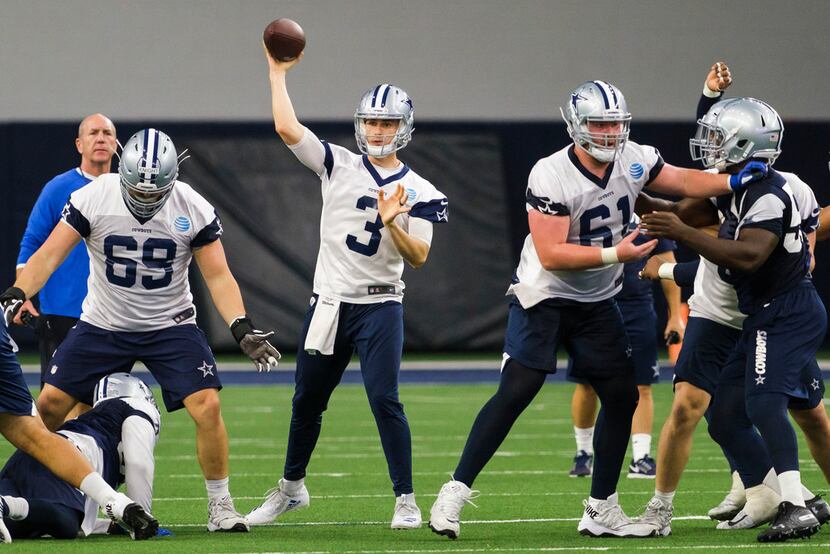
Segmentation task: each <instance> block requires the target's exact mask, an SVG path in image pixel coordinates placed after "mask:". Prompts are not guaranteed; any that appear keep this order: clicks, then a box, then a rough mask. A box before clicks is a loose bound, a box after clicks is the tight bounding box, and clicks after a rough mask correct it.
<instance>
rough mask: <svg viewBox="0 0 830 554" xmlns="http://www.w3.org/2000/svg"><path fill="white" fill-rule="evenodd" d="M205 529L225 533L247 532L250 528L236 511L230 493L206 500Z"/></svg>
mask: <svg viewBox="0 0 830 554" xmlns="http://www.w3.org/2000/svg"><path fill="white" fill-rule="evenodd" d="M207 529H208V531H210V532H211V533H213V532H215V531H222V532H225V533H247V532H248V531H249V530H250V526H249V525H248V521H247V520H246V519H245V518H244V517H243V516H242V515H240V514H239V512H237V511H236V508H234V505H233V499H232V498H231V497H230V495H225V496H220V497H218V498H211V499H210V501H209V502H208V524H207Z"/></svg>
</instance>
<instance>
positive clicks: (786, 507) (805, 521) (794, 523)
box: [758, 501, 821, 542]
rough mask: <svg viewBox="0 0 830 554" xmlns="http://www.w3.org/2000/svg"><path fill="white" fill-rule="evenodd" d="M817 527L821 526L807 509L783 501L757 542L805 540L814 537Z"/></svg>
mask: <svg viewBox="0 0 830 554" xmlns="http://www.w3.org/2000/svg"><path fill="white" fill-rule="evenodd" d="M819 527H821V524H820V523H819V522H818V520H817V519H816V516H814V515H813V512H811V511H810V510H809V509H808V508H802V507H801V506H795V505H793V504H792V503H790V502H787V501H784V502H782V503H781V504H779V505H778V514H777V515H776V516H775V519H774V520H773V522H772V524H771V525H770V526H769V527H767V528H766V529H765V530H764V531H763V532H762V533H761V534H760V535H758V542H784V541H786V540H790V539H805V538H807V537H811V536H813V535H815V534H816V533H817V532H818V530H819Z"/></svg>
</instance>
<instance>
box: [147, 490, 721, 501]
mask: <svg viewBox="0 0 830 554" xmlns="http://www.w3.org/2000/svg"><path fill="white" fill-rule="evenodd" d="M681 493H682V494H684V495H685V494H725V489H721V490H716V491H687V490H684V491H681ZM651 494H654V491H627V492H626V493H625V495H626V496H632V495H651ZM418 496H419V497H425V496H428V497H433V496H438V495H437V494H426V493H418ZM484 496H485V497H490V496H505V497H513V496H585V491H567V492H493V493H489V492H488V493H486V494H485V495H484ZM233 498H234V500H260V499H261V498H262V497H261V496H234V497H233ZM311 498H312V499H314V500H340V499H345V498H391V495H389V494H321V495H316V494H312V495H311ZM204 500H205V497H204V496H169V497H162V498H154V499H153V502H191V501H193V502H196V501H204Z"/></svg>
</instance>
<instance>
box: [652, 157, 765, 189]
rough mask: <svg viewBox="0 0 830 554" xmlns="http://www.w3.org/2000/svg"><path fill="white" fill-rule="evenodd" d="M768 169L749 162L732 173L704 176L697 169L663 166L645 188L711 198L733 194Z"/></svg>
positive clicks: (760, 163) (756, 179)
mask: <svg viewBox="0 0 830 554" xmlns="http://www.w3.org/2000/svg"><path fill="white" fill-rule="evenodd" d="M768 169H769V168H768V167H767V165H766V164H765V163H762V162H757V161H755V162H749V163H748V164H746V165H745V166H744V167H743V168H741V169H740V170H736V173H735V174H731V175H730V174H727V173H707V172H705V171H700V170H698V169H686V168H683V167H676V166H673V165H670V164H666V165H664V166H663V169H662V170H661V171H660V174H659V175H657V177H655V178H654V180H653V181H652V182H651V184H650V186H649V188H650V189H651V190H654V191H656V192H662V193H663V194H671V195H675V196H683V197H685V198H711V197H713V196H720V195H722V194H727V193H730V192H735V191H738V190H741V189H742V188H744V187H746V186H747V185H748V184H750V183H752V182H754V181H758V180H760V179H763V178H764V177H766V175H767V171H768Z"/></svg>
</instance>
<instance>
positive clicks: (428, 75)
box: [0, 0, 830, 122]
mask: <svg viewBox="0 0 830 554" xmlns="http://www.w3.org/2000/svg"><path fill="white" fill-rule="evenodd" d="M282 16H286V17H291V18H294V19H296V20H298V21H299V22H300V23H301V25H303V27H304V28H305V30H306V33H307V35H308V37H309V44H308V47H307V52H306V54H307V55H306V59H305V60H304V61H303V62H302V64H301V65H300V67H298V68H297V69H296V70H295V71H294V72H293V73H292V75H291V76H290V83H289V85H290V87H291V90H292V91H293V93H294V100H295V104H296V108H297V112H298V114H299V115H300V117H301V118H311V119H347V118H349V117H350V115H351V113H352V112H353V110H354V104H355V102H356V100H357V98H358V97H359V95H360V93H361V92H362V91H363V90H365V89H367V88H369V87H370V86H371V85H372V84H373V83H375V82H378V81H391V82H395V83H397V84H400V85H401V86H403V87H404V88H406V89H407V90H408V91H409V92H410V94H411V95H412V96H413V98H414V100H415V106H416V109H417V114H418V117H420V118H428V119H433V120H448V119H451V120H458V119H474V120H475V119H497V120H511V119H537V118H542V119H558V111H557V106H558V105H559V104H560V103H561V102H562V100H563V98H564V96H565V95H566V94H567V92H568V91H569V90H570V89H571V88H573V87H574V86H575V85H576V84H578V83H579V82H581V81H583V80H586V79H592V78H602V79H606V80H610V81H612V82H614V83H616V84H618V85H619V86H620V88H621V89H622V90H623V91H624V92H625V93H626V96H627V97H628V101H629V108H630V109H631V111H632V112H633V113H634V114H635V116H636V117H638V118H644V119H673V118H674V119H676V118H680V119H683V120H685V119H686V118H687V117H688V107H689V104H690V103H693V102H694V101H695V99H696V98H697V94H698V92H699V90H700V87H701V83H702V77H703V75H704V73H705V70H706V69H707V68H708V67H709V65H710V64H711V63H712V61H714V60H715V59H717V58H721V57H722V58H725V59H726V60H728V61H729V62H730V63H731V64H732V65H733V67H734V69H735V71H736V73H737V76H738V79H739V85H738V86H736V87H734V89H733V90H734V92H735V93H736V94H745V95H754V96H758V97H761V98H764V99H766V100H767V101H769V102H770V103H771V104H772V105H773V106H775V107H776V108H778V110H779V111H780V112H781V115H782V116H783V117H784V118H785V119H792V118H801V119H813V118H816V117H818V118H822V119H828V118H830V103H828V102H825V101H823V96H824V95H825V94H826V92H827V89H828V84H830V63H829V62H828V60H830V40H827V23H828V21H830V2H828V1H826V0H788V1H784V2H782V1H780V0H730V1H729V2H723V1H722V0H695V1H688V0H683V1H678V0H591V1H586V0H284V1H266V0H175V1H174V0H140V1H126V0H71V1H67V0H2V1H0V75H2V78H0V98H2V99H3V101H2V102H0V120H69V121H77V120H79V119H80V117H82V116H83V115H85V114H87V113H91V112H95V111H103V112H105V113H107V114H109V115H110V116H111V117H112V118H113V119H114V120H115V121H116V122H118V121H119V120H166V121H169V120H185V121H189V120H207V121H210V120H262V119H267V118H268V117H269V106H268V97H267V94H268V82H267V77H266V65H265V61H264V59H263V55H262V51H261V45H260V40H261V36H262V35H261V33H262V29H263V28H264V27H265V25H266V24H267V23H268V22H269V21H270V20H271V19H274V18H276V17H282Z"/></svg>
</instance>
